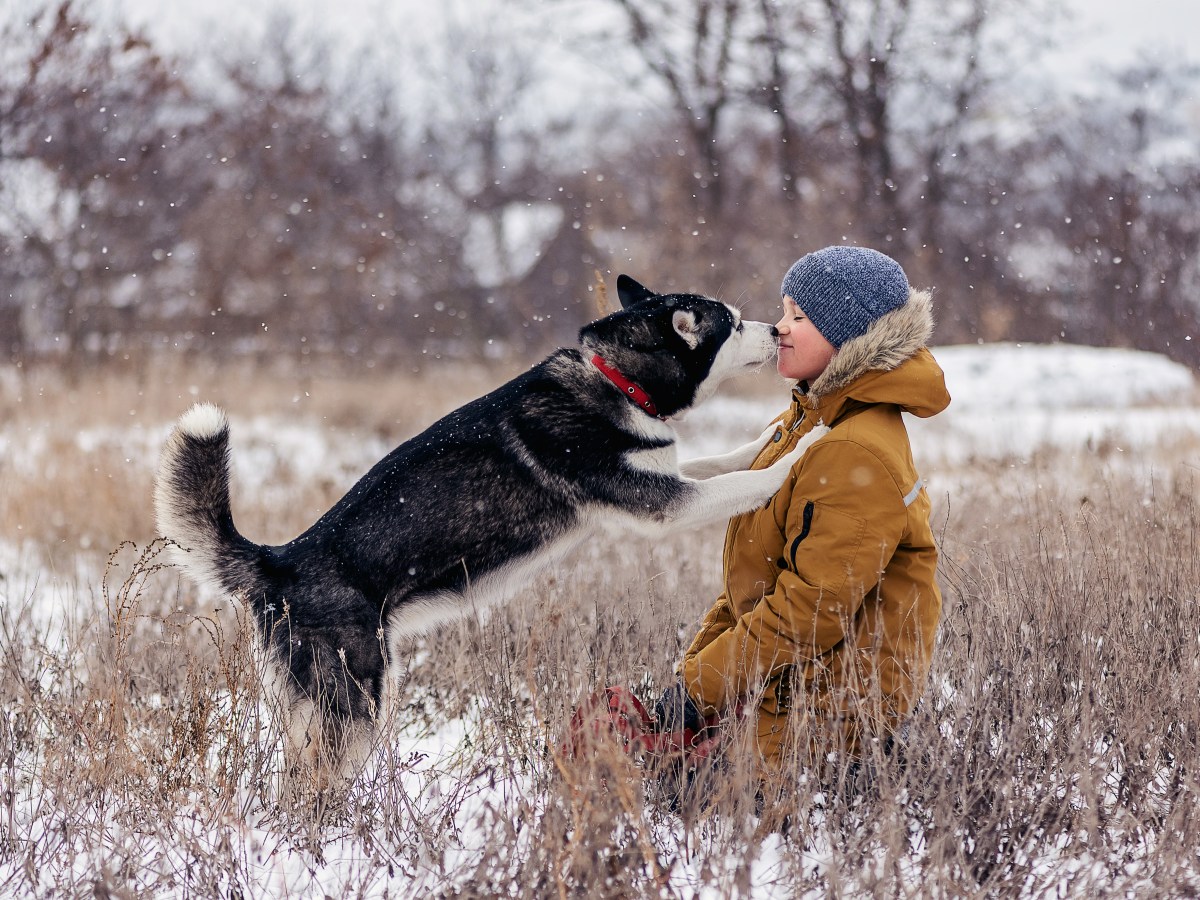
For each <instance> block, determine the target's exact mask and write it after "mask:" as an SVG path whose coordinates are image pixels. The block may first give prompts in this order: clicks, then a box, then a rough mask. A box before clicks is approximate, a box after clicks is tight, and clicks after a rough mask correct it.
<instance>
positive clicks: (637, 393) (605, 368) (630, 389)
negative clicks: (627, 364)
mask: <svg viewBox="0 0 1200 900" xmlns="http://www.w3.org/2000/svg"><path fill="white" fill-rule="evenodd" d="M592 365H594V366H595V367H596V368H597V369H599V370H600V371H601V372H603V373H604V374H605V375H607V376H608V380H609V381H611V382H612V383H613V384H615V385H616V386H617V387H619V388H620V389H621V393H623V394H624V395H625V396H626V397H628V398H629V399H630V400H632V401H633V402H634V403H636V404H637V405H638V408H639V409H641V410H642V411H643V412H645V413H646V414H647V415H651V416H654V417H655V418H656V419H661V418H663V417H662V416H660V415H659V414H658V407H657V406H655V405H654V401H653V400H651V399H650V395H649V394H647V393H646V391H645V390H644V389H643V388H642V386H641V385H639V384H637V383H635V382H633V381H630V380H629V379H628V378H626V377H625V376H624V375H622V374H621V370H620V369H618V368H616V367H615V366H613V365H612V364H610V363H609V362H608V360H606V359H604V357H602V356H601V355H600V354H599V353H597V354H596V355H595V356H593V357H592Z"/></svg>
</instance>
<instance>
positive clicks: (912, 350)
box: [796, 289, 950, 423]
mask: <svg viewBox="0 0 1200 900" xmlns="http://www.w3.org/2000/svg"><path fill="white" fill-rule="evenodd" d="M932 334H933V298H932V297H931V295H930V293H929V291H919V290H915V289H914V290H912V291H910V292H909V295H908V302H907V303H905V304H904V305H903V306H901V307H899V308H898V309H894V310H892V311H891V312H889V313H887V314H885V315H883V316H880V317H879V319H877V320H876V321H875V323H874V324H873V325H872V326H871V327H870V329H868V330H867V332H866V333H865V334H863V335H860V336H859V337H856V338H852V339H851V340H849V341H847V342H846V343H844V344H843V345H842V347H841V349H840V350H838V352H837V353H836V354H834V357H833V359H832V360H831V361H830V363H829V365H828V366H827V367H826V369H825V371H824V372H822V373H821V374H820V375H819V376H817V378H816V379H815V380H814V381H813V382H812V384H810V385H808V386H807V390H805V389H804V386H803V385H800V386H798V387H797V389H796V399H797V401H798V402H799V403H800V405H801V406H803V407H804V408H806V409H808V410H811V411H817V410H820V412H821V413H822V416H821V418H822V419H823V420H824V421H825V422H826V423H830V422H832V420H833V419H834V418H836V417H837V413H838V412H839V410H840V408H841V406H842V405H843V404H844V402H846V401H849V400H856V401H859V402H861V403H893V404H895V405H897V406H899V407H900V408H901V409H903V410H904V411H905V412H909V413H912V414H913V415H916V416H920V417H922V418H926V417H928V416H932V415H936V414H937V413H939V412H941V411H942V410H943V409H945V408H946V406H947V405H949V403H950V395H949V393H948V392H947V391H946V381H945V377H944V376H943V374H942V370H941V367H940V366H938V364H937V362H936V361H935V360H934V358H933V356H932V354H930V353H929V351H928V350H927V349H925V345H926V344H927V343H928V342H929V338H930V337H931V336H932ZM893 372H894V373H896V375H895V376H893V375H892V374H891V373H893ZM835 398H837V399H835ZM831 407H833V408H831Z"/></svg>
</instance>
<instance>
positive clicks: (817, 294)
mask: <svg viewBox="0 0 1200 900" xmlns="http://www.w3.org/2000/svg"><path fill="white" fill-rule="evenodd" d="M780 296H788V297H791V298H792V299H793V300H795V301H796V305H797V306H798V307H800V309H801V310H803V312H804V314H805V315H806V316H808V318H809V319H810V320H812V323H813V325H815V326H816V327H817V331H819V332H821V334H822V335H824V337H825V340H827V341H829V343H831V344H833V346H834V347H841V346H842V344H844V343H846V341H848V340H850V339H851V338H856V337H858V336H859V335H862V334H866V332H867V329H868V328H870V327H871V325H872V323H874V321H875V320H876V319H878V318H879V317H880V316H882V315H883V314H884V313H889V312H891V311H892V310H893V309H896V308H897V307H900V306H903V305H904V304H905V303H906V302H907V301H908V279H907V278H906V277H905V276H904V270H903V269H902V268H900V263H898V262H896V261H895V260H894V259H892V258H891V257H890V256H885V255H884V254H882V253H880V252H879V251H878V250H869V249H867V248H866V247H826V248H825V249H824V250H816V251H814V252H812V253H809V254H807V255H805V256H802V257H800V258H799V259H798V260H796V262H795V263H794V264H793V265H792V267H791V268H790V269H788V273H787V274H786V275H785V276H783V285H782V287H781V288H780Z"/></svg>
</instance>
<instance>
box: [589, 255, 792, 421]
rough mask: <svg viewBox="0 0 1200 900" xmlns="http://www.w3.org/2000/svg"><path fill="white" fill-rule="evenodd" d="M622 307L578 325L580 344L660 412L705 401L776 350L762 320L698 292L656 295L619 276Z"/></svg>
mask: <svg viewBox="0 0 1200 900" xmlns="http://www.w3.org/2000/svg"><path fill="white" fill-rule="evenodd" d="M617 295H618V296H619V297H620V299H621V307H622V308H621V310H620V311H619V312H615V313H612V314H611V315H608V316H605V317H604V318H603V319H599V320H597V321H595V322H592V323H591V324H590V325H586V326H584V328H583V330H582V331H580V332H579V342H580V344H581V345H582V346H583V348H584V350H585V351H588V352H589V353H596V354H599V355H600V356H602V357H603V358H604V359H606V360H607V361H608V362H610V363H611V364H612V365H614V366H616V367H617V368H618V369H620V371H621V372H622V373H624V374H625V375H626V376H627V377H628V378H630V379H632V380H633V381H635V382H637V383H638V384H639V385H641V386H642V387H643V388H645V390H646V391H647V392H648V393H649V394H650V395H651V396H652V397H653V398H654V402H655V404H656V405H657V407H658V410H659V413H660V415H663V416H669V415H675V414H677V413H679V412H681V411H683V410H685V409H687V408H688V407H690V406H693V405H695V404H696V403H699V402H700V401H702V400H704V399H706V398H707V397H708V396H709V395H711V394H712V393H713V391H715V390H716V388H717V385H719V384H720V383H721V382H722V381H724V380H725V379H726V378H728V377H729V376H731V375H737V374H740V373H742V372H746V371H749V370H752V369H755V368H758V367H760V366H762V365H763V364H764V363H766V362H768V361H769V360H771V359H773V358H774V356H775V352H776V348H775V338H774V335H773V333H772V328H771V326H770V325H768V324H767V323H765V322H748V321H743V319H742V314H741V312H740V311H739V310H737V309H735V308H734V307H732V306H729V305H728V304H725V303H722V302H720V301H719V300H714V299H712V298H711V297H704V296H702V295H700V294H656V293H654V292H653V291H650V290H648V289H647V288H645V287H643V286H642V285H640V284H638V282H636V281H634V280H633V279H632V278H630V277H629V276H628V275H621V276H620V277H618V278H617Z"/></svg>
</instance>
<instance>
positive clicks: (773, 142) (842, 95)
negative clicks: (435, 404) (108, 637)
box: [0, 0, 1200, 362]
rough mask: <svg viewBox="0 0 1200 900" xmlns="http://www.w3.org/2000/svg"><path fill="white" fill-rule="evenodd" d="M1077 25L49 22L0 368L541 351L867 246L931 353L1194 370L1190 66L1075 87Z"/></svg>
mask: <svg viewBox="0 0 1200 900" xmlns="http://www.w3.org/2000/svg"><path fill="white" fill-rule="evenodd" d="M1055 11H1056V4H1054V3H1053V2H1048V0H1046V2H1035V0H1014V2H1013V3H1005V4H999V3H996V2H994V0H950V2H945V0H525V2H524V3H521V2H515V0H514V2H511V3H506V4H498V5H497V6H496V8H494V9H489V8H488V7H487V5H484V6H483V7H480V8H479V9H478V10H476V11H475V12H473V13H472V14H468V13H467V10H466V8H463V9H459V11H458V12H457V13H454V12H453V11H451V12H449V13H447V14H446V19H445V22H444V23H443V25H442V27H441V28H440V29H439V30H437V31H436V32H434V34H435V35H436V37H435V38H432V39H431V38H429V37H428V36H426V37H425V38H423V41H424V42H423V43H422V45H421V46H420V47H419V48H416V47H405V48H401V47H396V46H393V45H389V43H388V40H387V39H386V38H385V36H384V35H383V34H382V33H381V35H380V38H379V40H378V41H377V44H376V45H375V46H374V47H371V46H370V44H369V43H366V44H364V49H361V50H358V51H355V57H354V59H353V60H351V62H350V63H349V64H348V63H347V61H346V59H345V54H341V55H339V52H338V51H337V49H336V46H335V45H334V44H333V43H332V42H331V41H330V40H326V39H324V38H322V37H321V36H320V35H319V34H312V33H304V32H303V30H302V29H300V28H299V27H298V26H297V25H296V24H295V23H294V22H289V21H288V20H287V19H286V18H283V17H282V16H279V17H277V18H276V19H274V20H272V23H271V27H270V28H269V29H268V35H269V37H268V39H267V40H266V41H264V42H262V43H260V44H257V45H255V46H253V47H249V46H247V47H245V48H244V49H242V50H238V51H228V50H227V51H225V52H223V53H221V54H217V53H215V52H202V51H197V53H196V56H195V58H179V57H168V56H166V55H164V53H163V52H162V50H161V48H159V47H157V46H155V44H154V43H153V42H152V41H151V40H150V39H148V38H147V37H146V36H144V35H142V34H139V33H136V32H134V31H131V30H128V29H126V28H123V27H120V26H114V25H113V24H112V23H111V22H105V23H103V24H101V23H100V22H99V21H98V20H97V19H96V18H95V17H94V15H93V14H92V13H90V11H88V10H87V9H85V8H83V7H82V6H77V5H74V4H71V3H61V4H57V3H55V4H47V5H45V6H43V7H41V8H38V9H35V12H34V15H33V16H32V18H27V19H23V20H21V21H9V22H8V23H7V24H5V25H4V30H3V33H0V48H2V49H0V57H2V58H3V61H4V65H3V66H0V356H3V355H7V356H11V357H17V358H31V357H35V356H39V355H45V354H51V353H62V354H67V355H69V356H70V357H71V358H73V359H77V360H87V359H89V358H94V357H97V356H103V355H109V354H121V353H128V352H131V351H133V350H137V349H139V348H145V347H178V348H181V349H183V350H187V351H191V352H198V353H205V354H232V353H261V354H270V355H278V354H281V353H327V352H329V353H334V354H352V353H353V354H363V355H368V356H370V357H384V356H389V355H393V354H403V355H404V356H406V357H414V356H418V355H420V354H427V355H439V356H451V357H456V356H471V357H482V356H496V357H502V356H512V355H523V354H524V355H531V354H533V353H540V352H542V351H544V350H545V349H547V348H548V347H550V346H553V345H555V344H558V343H562V342H564V341H569V340H571V339H572V338H573V335H574V333H575V331H576V330H577V329H578V327H579V325H580V324H581V323H582V322H584V321H586V320H587V319H589V318H592V317H593V316H594V315H595V314H596V311H597V310H598V309H599V308H600V307H599V305H598V304H597V302H596V285H597V273H600V274H601V275H602V276H603V277H604V278H605V279H606V280H607V282H608V283H609V284H610V285H611V283H612V279H613V278H614V277H615V273H617V272H619V271H628V272H630V274H633V275H635V276H636V277H638V278H639V279H640V280H643V281H644V282H646V283H647V284H648V285H650V286H652V287H654V288H658V289H667V288H672V289H688V290H697V291H702V292H704V293H709V294H714V295H717V296H720V297H722V298H723V299H726V300H730V301H733V302H738V303H744V304H745V305H746V307H747V310H748V312H749V313H751V314H753V315H755V316H757V317H765V316H770V315H772V314H773V305H774V303H775V301H776V299H777V297H778V284H779V280H780V277H781V276H782V274H783V272H784V271H785V269H786V268H787V266H788V265H789V264H790V263H791V262H792V261H793V260H794V259H795V257H796V256H798V255H799V254H801V253H803V252H806V251H807V250H811V249H816V248H817V247H820V246H824V245H826V244H830V243H842V242H854V243H863V244H867V245H870V246H874V247H878V248H879V249H882V250H885V251H886V252H888V253H890V254H892V255H893V256H895V257H896V258H897V259H899V260H900V261H901V262H902V263H903V264H904V266H905V268H906V269H907V271H908V273H909V276H910V280H911V281H913V282H914V283H915V284H918V285H920V286H931V287H933V288H935V291H936V293H935V297H936V302H937V313H938V331H937V336H936V339H937V341H938V342H939V343H947V342H963V341H974V340H1000V339H1007V340H1038V341H1053V340H1065V341H1071V342H1079V343H1090V344H1101V345H1121V346H1133V347H1139V348H1143V349H1150V350H1156V351H1160V352H1165V353H1167V354H1168V355H1170V356H1172V357H1174V358H1176V359H1180V360H1184V361H1189V362H1198V361H1200V349H1198V345H1200V330H1198V327H1197V318H1198V309H1200V307H1198V305H1197V304H1198V298H1200V270H1198V267H1197V259H1198V254H1197V250H1198V243H1200V155H1198V154H1197V153H1196V152H1195V148H1196V146H1197V139H1198V137H1200V134H1198V131H1200V125H1198V122H1197V117H1196V106H1195V99H1194V98H1195V97H1196V96H1197V95H1198V94H1200V92H1198V91H1197V86H1198V76H1197V72H1196V71H1195V69H1193V68H1191V67H1189V66H1187V65H1186V64H1184V63H1181V62H1178V61H1172V60H1171V59H1156V60H1153V61H1147V62H1146V63H1144V64H1139V65H1138V66H1136V67H1132V68H1128V69H1125V70H1121V71H1111V72H1107V73H1104V74H1098V75H1096V77H1095V78H1094V79H1093V80H1092V81H1091V82H1090V83H1089V84H1088V85H1087V90H1086V92H1083V93H1082V95H1081V92H1079V91H1078V90H1074V89H1072V90H1068V89H1066V88H1061V89H1057V88H1055V87H1054V86H1053V84H1051V83H1050V82H1049V79H1048V78H1047V77H1046V76H1044V75H1043V73H1042V71H1041V69H1040V67H1039V63H1038V60H1039V58H1040V57H1039V52H1040V51H1041V50H1043V49H1044V45H1045V44H1046V43H1047V42H1049V41H1052V40H1053V37H1054V33H1055V32H1054V27H1055V25H1054V23H1055V22H1056V21H1058V19H1056V18H1055V16H1054V13H1055ZM10 18H12V17H11V16H10ZM364 25H365V26H370V25H371V23H364ZM364 31H366V32H370V31H371V28H370V27H365V28H364ZM551 51H553V52H551ZM569 60H574V63H575V65H574V66H573V67H572V66H568V65H566V61H569ZM571 73H573V74H571ZM580 73H582V76H583V77H580ZM568 76H570V77H568ZM1189 98H1191V99H1189Z"/></svg>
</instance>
